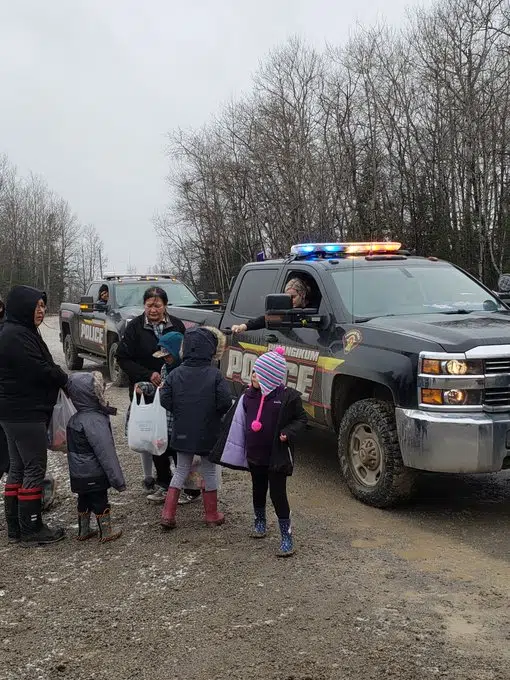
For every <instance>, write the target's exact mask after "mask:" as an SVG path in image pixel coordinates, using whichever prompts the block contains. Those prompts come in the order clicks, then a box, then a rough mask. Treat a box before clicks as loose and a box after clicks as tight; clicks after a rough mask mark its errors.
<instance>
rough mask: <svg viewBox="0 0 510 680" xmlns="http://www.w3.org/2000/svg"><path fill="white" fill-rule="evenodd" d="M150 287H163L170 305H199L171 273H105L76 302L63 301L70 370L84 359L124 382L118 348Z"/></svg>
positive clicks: (62, 321) (63, 333)
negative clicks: (154, 274) (138, 274)
mask: <svg viewBox="0 0 510 680" xmlns="http://www.w3.org/2000/svg"><path fill="white" fill-rule="evenodd" d="M150 286H159V287H160V288H163V289H164V290H165V291H166V293H167V295H168V302H169V305H180V306H183V307H185V306H187V305H191V306H193V305H200V303H199V301H198V299H197V297H196V296H195V295H194V294H193V293H192V292H191V290H190V289H189V288H188V287H187V286H186V285H185V284H184V283H182V282H181V281H178V280H177V279H176V278H175V277H174V276H171V275H163V274H161V275H158V276H129V275H119V274H111V275H106V276H105V277H104V279H103V280H101V281H94V282H93V283H91V284H90V286H89V289H88V292H87V295H85V296H84V297H82V298H81V300H80V303H79V304H71V303H67V302H65V303H63V304H62V305H61V307H60V340H61V342H62V343H63V347H64V355H65V360H66V365H67V368H68V369H69V370H79V369H81V368H82V367H83V361H84V359H89V360H90V361H93V362H95V363H98V364H104V363H106V364H107V366H108V369H109V372H110V378H111V380H112V382H113V383H114V384H115V385H117V386H119V387H122V386H124V385H125V384H127V381H126V377H125V375H124V373H123V372H122V371H121V370H120V368H119V365H118V363H117V359H116V352H117V347H118V344H119V341H120V339H121V338H122V335H123V333H124V330H125V328H126V326H127V324H128V323H129V322H130V321H131V319H133V318H134V317H135V316H138V315H139V314H141V313H142V312H143V294H144V292H145V291H146V290H147V288H148V287H150ZM100 291H101V293H102V296H100ZM105 293H106V295H105ZM206 308H207V306H206Z"/></svg>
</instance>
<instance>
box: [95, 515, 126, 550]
mask: <svg viewBox="0 0 510 680" xmlns="http://www.w3.org/2000/svg"><path fill="white" fill-rule="evenodd" d="M96 519H97V526H98V527H99V543H109V542H110V541H116V540H117V539H118V538H120V537H121V536H122V529H117V530H114V528H113V526H112V516H111V514H110V508H107V509H106V510H105V511H104V512H103V514H102V515H96Z"/></svg>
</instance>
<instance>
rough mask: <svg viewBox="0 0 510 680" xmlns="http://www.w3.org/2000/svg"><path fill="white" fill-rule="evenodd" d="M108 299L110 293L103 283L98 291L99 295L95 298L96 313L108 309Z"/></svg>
mask: <svg viewBox="0 0 510 680" xmlns="http://www.w3.org/2000/svg"><path fill="white" fill-rule="evenodd" d="M109 299H110V291H109V289H108V286H107V285H106V283H103V284H102V286H101V288H100V289H99V294H98V296H97V302H96V309H97V311H98V312H104V311H106V308H107V307H108V300H109Z"/></svg>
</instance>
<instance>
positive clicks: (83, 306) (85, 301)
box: [80, 295, 94, 314]
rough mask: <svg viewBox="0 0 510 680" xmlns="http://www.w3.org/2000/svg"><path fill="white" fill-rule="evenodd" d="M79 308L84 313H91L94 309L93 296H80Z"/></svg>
mask: <svg viewBox="0 0 510 680" xmlns="http://www.w3.org/2000/svg"><path fill="white" fill-rule="evenodd" d="M80 310H81V311H82V312H84V313H85V314H92V312H93V311H94V298H93V297H88V296H87V295H84V296H82V297H81V298H80Z"/></svg>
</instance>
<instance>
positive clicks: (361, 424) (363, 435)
mask: <svg viewBox="0 0 510 680" xmlns="http://www.w3.org/2000/svg"><path fill="white" fill-rule="evenodd" d="M338 457H339V460H340V465H341V467H342V472H343V475H344V478H345V481H346V483H347V486H348V487H349V490H350V492H351V493H352V495H353V496H355V497H356V498H357V499H358V500H360V501H362V502H363V503H366V504H367V505H373V506H375V507H376V508H389V507H391V506H394V505H397V504H399V503H402V502H404V501H406V500H408V499H409V498H410V497H411V496H412V493H413V490H414V482H415V479H416V472H415V471H414V470H412V469H410V468H406V467H405V466H404V463H403V461H402V454H401V453H400V446H399V443H398V436H397V428H396V424H395V412H394V407H393V405H392V404H389V403H388V402H385V401H380V400H379V399H364V400H362V401H358V402H356V403H354V404H353V405H352V406H351V407H350V408H349V409H348V410H347V412H346V414H345V416H344V417H343V419H342V422H341V424H340V431H339V433H338Z"/></svg>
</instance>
